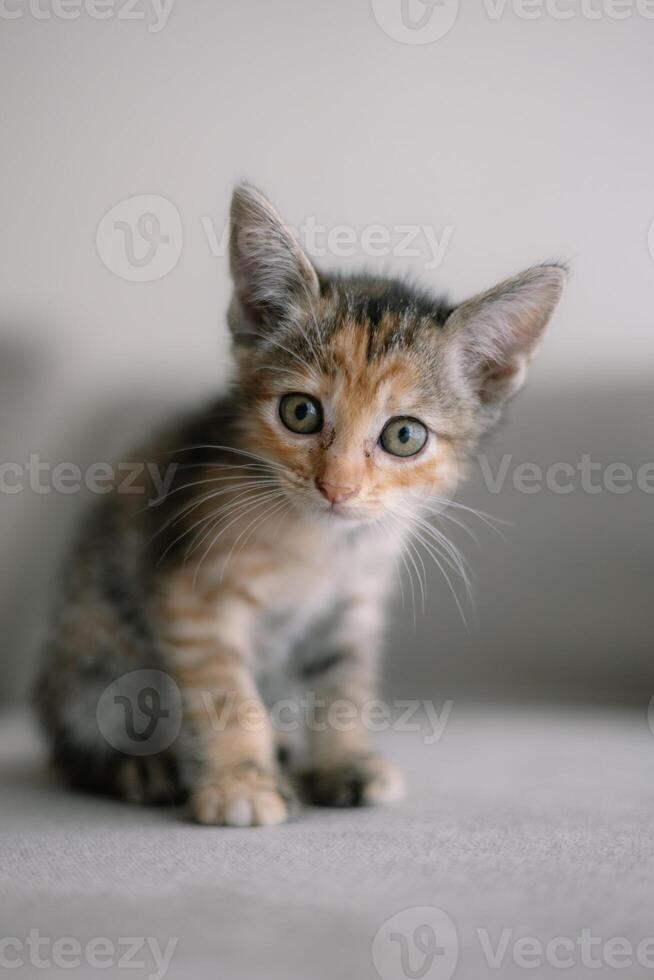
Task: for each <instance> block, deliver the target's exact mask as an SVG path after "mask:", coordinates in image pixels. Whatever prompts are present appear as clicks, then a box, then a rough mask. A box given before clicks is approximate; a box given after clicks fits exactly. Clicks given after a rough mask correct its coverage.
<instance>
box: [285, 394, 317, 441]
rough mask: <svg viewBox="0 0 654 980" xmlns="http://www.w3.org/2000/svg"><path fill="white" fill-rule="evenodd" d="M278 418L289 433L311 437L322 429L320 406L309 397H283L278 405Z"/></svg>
mask: <svg viewBox="0 0 654 980" xmlns="http://www.w3.org/2000/svg"><path fill="white" fill-rule="evenodd" d="M279 417H280V418H281V420H282V422H283V423H284V425H285V426H286V428H287V429H290V430H291V432H299V433H300V434H301V435H305V436H308V435H311V433H312V432H319V431H320V429H322V406H321V404H320V402H319V401H316V399H315V398H311V396H310V395H284V397H283V398H282V400H281V401H280V403H279Z"/></svg>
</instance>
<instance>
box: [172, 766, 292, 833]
mask: <svg viewBox="0 0 654 980" xmlns="http://www.w3.org/2000/svg"><path fill="white" fill-rule="evenodd" d="M191 809H192V812H193V816H194V817H195V819H196V820H197V821H198V823H201V824H209V825H214V824H218V825H221V826H224V827H270V826H272V825H274V824H279V823H284V821H285V820H287V819H288V806H287V804H286V802H285V800H284V799H283V797H282V795H281V794H280V793H279V792H278V790H277V788H276V786H275V780H274V777H273V776H271V775H269V774H267V773H260V772H258V771H247V770H246V771H243V770H241V769H235V770H234V771H229V772H227V773H225V774H224V775H222V776H220V777H218V778H216V779H215V780H213V781H212V782H210V783H207V784H205V785H204V786H201V787H200V788H198V789H197V790H196V792H195V793H194V794H193V797H192V799H191Z"/></svg>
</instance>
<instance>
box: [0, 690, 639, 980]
mask: <svg viewBox="0 0 654 980" xmlns="http://www.w3.org/2000/svg"><path fill="white" fill-rule="evenodd" d="M430 731H431V730H428V729H427V727H426V726H424V725H423V726H422V731H417V732H416V731H412V732H406V731H393V732H389V733H386V734H385V735H384V736H382V737H380V738H381V741H382V742H383V743H384V744H385V749H386V751H387V752H388V754H390V755H391V756H392V757H394V758H395V759H396V760H397V761H399V762H400V763H401V765H402V766H403V767H404V769H405V771H406V773H407V775H408V782H409V793H408V799H407V801H406V802H405V803H402V804H399V805H397V806H394V807H391V808H388V809H380V810H354V811H321V810H317V809H311V810H304V811H303V812H302V813H301V814H300V816H299V817H298V819H296V820H295V821H294V822H293V823H290V824H288V825H286V826H282V827H276V828H271V829H263V830H262V829H247V830H246V829H243V830H241V829H221V828H201V827H196V826H193V825H191V824H189V823H187V822H185V818H184V814H183V813H182V812H180V811H166V810H147V809H142V808H137V807H130V806H128V805H125V804H119V803H113V802H107V801H103V800H98V799H92V798H86V797H84V796H81V795H76V794H72V793H69V792H67V791H65V790H63V789H62V788H60V787H59V786H58V785H57V783H56V782H55V781H53V779H52V777H51V776H50V775H49V774H48V773H47V771H46V770H45V767H44V762H43V750H42V747H41V746H40V744H39V741H38V739H37V737H36V735H35V732H34V729H33V726H32V724H31V722H30V720H29V718H28V717H27V716H26V715H22V714H16V713H12V714H7V715H5V716H3V717H1V718H0V913H1V915H0V922H1V923H2V925H1V929H0V940H7V939H11V940H17V941H20V942H22V943H23V946H22V948H21V947H19V946H18V945H17V943H16V942H13V944H10V945H9V946H8V945H7V944H6V942H5V944H4V945H0V951H2V955H4V956H5V958H6V960H14V961H20V964H21V965H19V966H17V967H16V968H12V969H9V968H7V965H6V963H5V969H4V970H3V969H2V968H0V974H2V975H4V974H5V972H6V975H7V976H13V977H17V978H23V977H42V976H45V975H47V976H48V977H52V978H62V977H75V976H79V977H80V978H84V980H87V978H94V977H96V976H97V977H104V978H112V977H135V978H141V977H153V976H157V977H161V976H162V972H163V969H164V968H162V967H161V966H160V967H159V972H157V969H158V968H157V965H156V960H155V958H154V956H153V954H152V953H151V946H149V945H148V943H149V942H151V941H152V942H154V940H156V942H157V944H158V946H157V948H158V949H162V950H165V949H166V948H170V947H167V943H168V941H169V940H171V939H173V940H175V939H176V940H177V942H176V944H174V952H173V953H172V959H171V960H170V963H169V964H168V965H167V969H165V975H166V976H168V977H169V978H184V980H204V978H226V980H264V978H265V980H277V978H280V980H281V978H284V980H296V978H297V980H300V978H302V980H314V978H315V980H323V978H324V980H335V978H356V980H367V978H374V977H378V976H381V977H382V978H383V980H406V978H408V977H427V978H428V980H449V977H451V976H454V977H455V978H461V980H476V978H487V977H501V978H503V980H504V978H513V977H524V976H532V977H558V976H566V977H574V978H576V977H586V976H589V977H590V976H595V977H596V976H613V975H614V974H617V975H621V976H628V977H630V978H639V977H650V976H654V941H653V942H651V943H650V944H649V945H648V944H647V943H643V942H642V941H643V940H646V939H647V938H648V937H652V936H654V914H653V909H654V854H653V851H654V846H653V840H654V836H653V834H652V813H653V811H654V787H653V780H652V772H653V769H654V738H653V737H652V734H651V732H650V729H649V727H648V721H647V717H646V716H644V714H643V713H641V712H630V711H626V710H625V711H617V710H615V711H611V710H608V709H602V710H600V709H594V710H592V711H590V710H586V711H584V710H583V709H573V708H566V709H561V708H557V709H554V708H552V709H546V708H538V709H535V708H526V707H506V708H500V707H496V708H494V709H493V710H489V709H481V708H475V707H473V706H471V705H468V706H464V705H461V704H459V703H458V702H457V704H455V705H454V709H453V710H452V713H451V715H450V717H449V720H448V723H447V725H446V727H445V730H444V733H443V735H442V737H441V738H440V740H439V741H437V742H436V743H434V744H427V743H426V739H425V736H428V735H429V734H430ZM425 909H426V911H425ZM434 909H437V910H440V911H434ZM403 910H408V911H404V912H403V915H402V916H400V917H399V918H397V919H393V921H392V922H391V923H390V924H387V925H385V923H388V920H389V919H391V918H392V917H394V916H396V915H397V914H398V913H400V912H402V911H403ZM30 930H37V933H36V935H38V936H39V937H40V938H42V939H43V938H45V942H44V943H43V944H42V945H41V946H40V947H39V950H38V951H37V952H38V954H39V955H40V957H41V960H40V961H39V962H41V963H43V962H47V961H48V957H50V962H51V965H50V966H49V967H47V968H46V967H45V966H43V965H41V966H38V965H35V962H33V961H34V960H35V959H36V957H35V956H34V955H33V954H32V952H31V951H30V949H28V947H26V946H25V944H24V940H25V939H26V938H27V937H29V934H30ZM584 930H586V932H585V933H584ZM584 936H585V937H586V938H585V939H584ZM68 937H69V938H72V939H74V940H76V942H77V943H78V944H79V948H80V949H81V950H82V953H81V955H80V957H79V964H78V965H75V966H74V965H70V963H71V962H72V961H75V955H74V954H75V948H74V947H71V946H66V943H65V942H64V943H63V944H60V947H58V961H57V962H59V965H57V962H55V960H54V958H53V957H54V946H53V944H54V943H55V941H56V940H57V939H59V940H63V939H65V938H68ZM375 937H376V938H375ZM525 937H531V938H532V939H533V942H531V944H530V943H529V941H528V940H527V942H526V943H525V942H524V940H525ZM557 937H558V938H560V939H562V940H563V944H561V943H559V944H558V945H556V944H555V945H553V946H552V945H551V940H553V939H557ZM434 939H435V942H434ZM98 940H100V941H109V942H111V943H113V944H114V947H115V953H113V954H112V953H111V947H110V946H107V945H106V944H105V945H104V946H103V945H102V943H101V945H100V947H98V945H97V941H98ZM130 940H132V947H130V946H129V942H128V941H130ZM139 940H140V941H141V946H140V947H139V949H138V950H136V952H134V951H133V950H132V948H133V946H134V943H136V942H137V941H139ZM145 940H147V941H148V942H144V941H145ZM518 940H523V942H522V944H521V943H520V942H518ZM93 942H95V943H96V945H95V946H93V945H91V946H89V944H92V943H93ZM548 943H550V947H548V946H547V944H548ZM607 943H608V945H607ZM539 944H540V948H541V950H542V954H541V956H540V961H539V954H538V948H539ZM639 944H641V945H640V946H639ZM630 948H631V950H632V954H631V959H630V962H627V960H628V959H629V949H630ZM98 949H100V952H98ZM434 949H435V950H436V951H435V952H434ZM62 950H63V954H62ZM108 950H109V951H108ZM131 950H132V951H131ZM638 950H639V952H638ZM66 951H68V953H67V955H68V960H65V955H66ZM102 951H103V952H102ZM100 953H102V955H100ZM494 954H495V955H496V958H495V959H493V958H492V957H493V955H494ZM637 954H638V955H637ZM62 955H63V956H64V959H63V960H62ZM120 957H123V958H124V960H125V962H122V964H121V963H119V958H120ZM489 958H490V959H489ZM127 959H131V962H127ZM100 962H102V963H103V964H104V965H101V966H98V965H97V964H98V963H100ZM139 963H140V964H141V965H140V966H139V965H138V964H139ZM525 963H528V964H530V965H528V966H525ZM561 963H567V964H568V965H567V966H562V965H560V964H561ZM135 964H137V965H135ZM591 964H595V965H591ZM598 964H599V965H598ZM616 964H621V965H620V966H619V967H618V966H616Z"/></svg>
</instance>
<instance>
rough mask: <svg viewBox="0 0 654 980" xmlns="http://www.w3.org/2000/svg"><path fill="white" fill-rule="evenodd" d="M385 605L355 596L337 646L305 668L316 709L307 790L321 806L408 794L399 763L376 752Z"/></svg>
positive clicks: (310, 721) (387, 799)
mask: <svg viewBox="0 0 654 980" xmlns="http://www.w3.org/2000/svg"><path fill="white" fill-rule="evenodd" d="M380 626H381V610H380V608H379V604H378V602H377V601H376V600H374V599H372V598H371V599H359V600H357V601H353V602H352V603H351V604H350V605H349V607H348V609H347V611H346V613H345V615H344V618H343V620H342V622H341V624H340V626H339V629H338V630H337V632H336V633H335V635H334V645H333V646H332V647H331V648H330V649H329V650H326V651H325V652H324V654H323V655H322V656H321V657H318V658H316V659H315V660H314V661H313V662H308V663H307V664H306V665H305V667H304V669H303V671H302V675H303V681H304V684H305V685H306V690H307V692H310V694H311V695H312V698H311V701H312V703H313V704H314V706H315V707H314V710H313V711H312V712H310V714H309V717H308V718H307V742H308V746H307V747H308V755H309V768H308V770H307V772H306V773H305V775H304V780H303V782H304V786H305V789H306V791H307V793H308V795H309V797H310V798H311V800H312V801H313V802H314V803H317V804H319V805H321V806H362V805H369V804H375V803H388V802H393V801H395V800H398V799H401V798H402V796H403V795H404V780H403V778H402V775H401V773H400V772H399V771H398V770H397V768H396V767H395V766H394V765H393V764H392V763H390V762H388V761H387V760H386V759H383V758H382V757H380V756H379V755H377V754H375V753H374V752H373V751H372V750H371V748H370V744H369V741H370V740H369V731H368V729H367V728H366V706H367V705H368V704H369V703H370V701H371V700H373V699H374V698H375V688H376V673H377V659H378V646H379V635H380Z"/></svg>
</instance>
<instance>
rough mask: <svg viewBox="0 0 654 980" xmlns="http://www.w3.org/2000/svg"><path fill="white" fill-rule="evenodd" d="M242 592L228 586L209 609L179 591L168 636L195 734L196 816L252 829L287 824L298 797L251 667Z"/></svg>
mask: <svg viewBox="0 0 654 980" xmlns="http://www.w3.org/2000/svg"><path fill="white" fill-rule="evenodd" d="M239 591H240V594H237V592H236V590H234V591H233V592H232V591H231V590H230V587H229V585H226V586H224V587H223V588H222V589H221V594H220V596H219V598H218V599H214V600H213V602H211V603H209V602H207V601H206V597H204V599H203V597H202V596H201V595H198V594H197V593H193V592H192V591H191V590H188V591H187V592H186V593H185V594H183V593H181V591H180V589H179V588H176V589H175V590H174V599H171V600H170V602H169V607H168V610H167V616H166V617H165V618H164V620H162V626H161V630H162V636H163V642H164V645H165V647H164V648H165V650H166V652H167V654H168V657H169V662H170V664H171V666H172V668H173V672H174V675H175V677H176V680H177V682H178V683H179V685H180V687H181V689H182V692H183V696H184V702H185V718H186V719H187V721H188V722H189V723H190V725H191V728H192V729H193V730H194V732H195V734H196V740H197V751H196V752H195V753H194V754H195V756H196V758H197V771H196V773H195V774H194V775H193V776H192V779H191V809H192V813H193V816H194V817H195V819H196V820H198V821H199V822H200V823H203V824H225V825H230V826H238V827H245V826H255V825H257V826H258V825H267V824H276V823H281V822H283V821H284V820H286V819H287V817H288V814H289V806H290V803H291V801H292V794H291V793H290V791H289V790H288V788H287V787H286V785H285V784H284V781H283V779H282V776H281V774H280V771H279V768H278V765H277V760H276V752H275V744H274V738H273V731H272V725H271V721H270V716H269V714H268V711H267V710H266V708H265V706H264V704H263V702H262V701H261V698H260V696H259V693H258V691H257V687H256V684H255V681H254V678H253V676H252V672H251V669H250V666H249V662H248V656H247V650H248V642H247V638H248V633H249V625H250V622H251V618H252V614H253V611H255V610H254V609H253V606H254V599H249V598H248V597H247V596H245V595H244V594H243V592H242V590H239ZM169 596H170V593H169Z"/></svg>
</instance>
